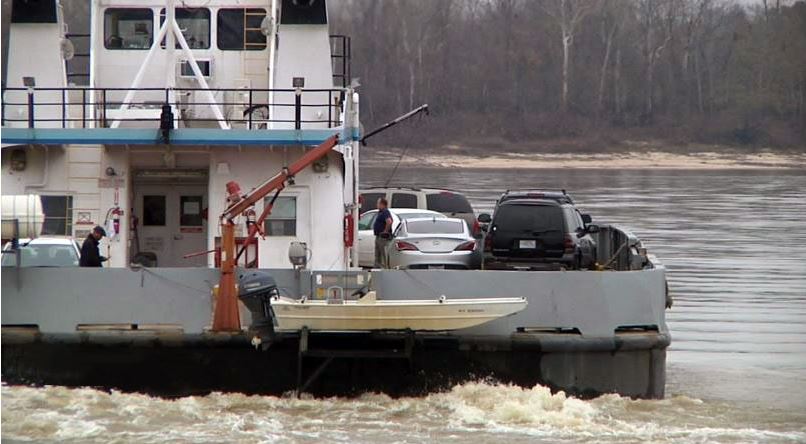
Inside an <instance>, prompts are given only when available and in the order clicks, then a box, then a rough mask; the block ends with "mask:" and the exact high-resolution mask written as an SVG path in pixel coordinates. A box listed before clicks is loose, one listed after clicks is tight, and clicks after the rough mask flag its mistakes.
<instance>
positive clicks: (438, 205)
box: [425, 191, 473, 213]
mask: <svg viewBox="0 0 806 444" xmlns="http://www.w3.org/2000/svg"><path fill="white" fill-rule="evenodd" d="M425 200H426V207H428V209H429V210H431V211H439V212H440V213H472V212H473V207H471V206H470V202H468V201H467V198H466V197H465V196H462V195H461V194H458V193H451V192H449V191H441V192H439V193H434V194H429V195H427V196H426V197H425Z"/></svg>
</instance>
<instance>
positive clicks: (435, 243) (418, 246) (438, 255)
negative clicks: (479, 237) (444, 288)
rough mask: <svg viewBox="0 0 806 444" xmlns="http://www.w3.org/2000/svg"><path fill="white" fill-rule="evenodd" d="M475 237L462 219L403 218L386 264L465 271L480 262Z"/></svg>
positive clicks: (475, 266) (397, 266) (393, 266)
mask: <svg viewBox="0 0 806 444" xmlns="http://www.w3.org/2000/svg"><path fill="white" fill-rule="evenodd" d="M480 262H481V261H480V256H479V252H478V250H477V249H476V240H475V239H474V238H473V236H472V235H471V234H470V230H468V228H467V224H466V223H465V221H464V220H462V219H458V218H450V219H438V218H433V217H431V218H417V219H415V218H411V219H406V220H404V221H403V222H402V223H401V224H400V227H398V229H397V231H395V238H394V240H392V245H391V246H390V247H389V267H390V268H400V269H421V270H429V269H430V270H433V269H439V270H445V269H451V270H469V269H472V268H477V266H478V265H479V264H480Z"/></svg>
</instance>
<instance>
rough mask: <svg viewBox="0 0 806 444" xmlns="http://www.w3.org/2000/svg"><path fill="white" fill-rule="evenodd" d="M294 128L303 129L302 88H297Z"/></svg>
mask: <svg viewBox="0 0 806 444" xmlns="http://www.w3.org/2000/svg"><path fill="white" fill-rule="evenodd" d="M294 94H295V96H294V128H295V129H301V128H302V88H297V90H296V92H295V93H294Z"/></svg>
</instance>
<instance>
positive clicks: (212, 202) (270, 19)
mask: <svg viewBox="0 0 806 444" xmlns="http://www.w3.org/2000/svg"><path fill="white" fill-rule="evenodd" d="M82 5H88V6H89V8H90V9H89V11H86V10H85V11H84V13H85V14H86V15H87V17H88V18H89V20H88V23H89V25H88V32H86V33H84V34H78V33H72V34H71V33H69V32H68V29H69V30H74V27H73V26H72V25H71V24H70V23H69V22H70V21H71V20H66V17H71V19H72V18H74V17H80V16H81V14H80V12H81V11H78V12H76V11H72V12H71V11H67V13H66V12H65V9H64V8H81V7H83V6H82ZM328 6H329V5H328V4H327V3H326V1H325V0H306V1H300V0H203V1H202V0H185V1H182V2H180V3H177V2H175V1H174V0H142V1H138V2H132V1H130V0H92V1H91V2H72V3H65V4H64V5H62V3H61V2H60V1H58V0H41V1H38V2H28V1H24V0H13V1H12V2H11V9H10V11H9V10H7V8H6V9H4V10H3V14H4V17H3V39H4V41H7V42H8V49H7V54H4V58H3V60H4V67H3V68H4V69H3V76H4V77H3V91H2V99H3V101H2V108H3V109H2V133H1V137H0V138H1V139H2V144H3V149H2V171H3V174H2V193H3V196H4V197H5V196H14V197H13V198H11V199H13V200H20V199H21V200H23V201H26V199H27V200H29V201H33V202H35V203H32V204H30V205H20V208H36V211H37V212H41V213H42V215H43V216H44V220H43V222H42V224H41V229H39V231H40V232H39V233H34V234H39V235H48V236H52V235H57V236H70V237H72V238H74V239H76V240H78V241H79V242H80V241H81V240H82V239H83V238H85V237H86V236H87V235H88V234H89V232H90V230H91V229H92V228H93V227H94V226H96V225H101V226H104V227H106V231H107V237H105V238H103V240H102V241H101V251H102V254H103V255H104V256H108V257H109V260H108V262H107V264H106V266H105V267H103V268H77V267H57V268H54V267H48V268H42V267H3V269H2V378H3V381H5V382H7V383H35V384H62V385H68V386H77V385H81V386H83V385H91V386H102V387H112V388H120V389H124V390H136V391H144V392H154V393H159V394H168V395H177V394H188V393H204V392H208V391H213V390H239V391H244V392H249V393H284V392H286V391H288V390H297V391H310V392H313V393H317V394H332V393H339V394H343V393H348V394H349V393H359V392H361V391H365V390H382V391H386V392H389V393H392V394H409V393H422V392H425V391H430V390H439V389H441V388H445V387H447V386H449V385H450V384H453V383H456V382H460V381H462V380H467V379H474V378H485V377H491V378H496V379H498V380H501V381H504V382H513V383H517V384H521V385H534V384H538V383H540V384H544V385H548V386H550V387H551V388H553V389H557V390H565V391H567V392H570V393H573V394H578V395H582V396H593V395H596V394H600V393H611V392H615V393H620V394H623V395H626V396H633V397H647V398H659V397H662V396H663V394H664V386H665V356H666V348H667V347H668V345H669V343H670V335H669V331H668V328H667V326H666V323H665V305H666V299H667V289H666V277H665V273H666V271H665V268H664V267H663V265H662V264H661V263H660V262H659V261H658V260H657V259H656V258H655V257H654V256H652V255H651V254H647V253H646V250H645V249H644V248H643V247H642V245H641V241H640V240H639V239H637V238H636V237H635V236H634V235H632V234H631V233H629V232H628V231H627V230H625V229H622V228H620V227H617V226H602V227H601V229H600V231H599V232H598V233H597V234H596V236H597V242H598V255H599V256H600V258H601V259H602V260H601V262H602V263H605V262H607V263H609V264H611V267H610V269H608V270H606V271H563V270H559V271H514V272H513V271H488V270H467V271H460V270H439V271H436V270H407V271H403V270H363V269H360V268H359V267H358V245H357V243H356V242H355V239H356V238H357V227H356V223H355V221H356V220H357V218H358V209H359V202H358V184H359V157H360V144H359V140H360V137H361V136H362V134H361V130H360V128H361V125H360V112H359V111H360V100H359V91H358V90H357V89H356V87H355V83H353V82H352V78H351V72H350V55H351V54H350V38H349V37H347V36H343V35H330V33H329V25H328ZM68 25H71V26H70V27H69V28H68ZM32 54H36V55H37V56H36V57H32V56H31V55H32ZM82 60H83V62H82ZM77 66H79V67H80V66H86V67H87V68H88V69H87V71H86V72H77V71H75V68H76V67H77ZM5 208H6V207H5V205H4V213H5V212H6V209H5ZM14 211H16V210H14ZM20 211H21V212H22V214H15V213H14V214H3V215H2V216H3V219H4V222H6V221H7V222H15V221H16V222H19V221H20V220H24V221H25V222H26V223H25V224H24V226H25V227H30V226H32V224H31V220H34V219H35V216H34V215H30V214H24V213H25V212H26V211H28V210H20ZM258 215H259V216H258ZM34 225H35V224H34ZM5 226H6V225H5V224H4V227H5ZM9 226H17V227H19V226H20V225H19V223H17V225H14V224H13V223H12V224H11V225H9ZM29 231H30V230H29ZM4 233H5V231H4ZM20 234H22V233H20V232H19V231H18V232H17V233H15V235H16V236H17V237H24V236H20ZM4 237H6V235H5V234H4ZM8 237H9V239H4V241H5V240H10V241H13V239H10V238H11V237H14V236H12V235H9V236H8ZM248 270H258V271H260V272H262V273H265V274H267V275H270V276H271V278H272V279H273V280H274V281H275V282H276V288H277V289H278V290H277V291H279V292H280V293H282V298H283V302H280V298H275V302H276V304H275V305H276V306H275V307H272V304H271V301H270V297H269V296H268V295H269V293H260V292H258V293H254V292H250V290H249V289H248V288H247V287H246V283H244V282H241V283H240V284H239V279H242V278H243V277H244V276H245V275H246V271H248ZM362 289H363V290H362ZM367 289H369V290H371V291H372V292H373V295H374V297H375V298H377V302H376V304H375V305H377V306H383V305H386V306H394V305H395V304H397V305H406V304H411V303H412V302H411V301H412V300H431V301H437V300H438V299H439V298H440V297H444V298H446V300H447V301H452V300H455V299H462V303H463V304H466V307H471V308H472V307H473V306H474V304H476V305H483V304H486V303H488V301H489V300H490V299H498V300H499V302H500V301H501V300H505V299H506V298H515V299H516V300H517V301H521V302H513V301H512V300H509V302H511V303H514V304H515V305H516V307H515V308H513V309H512V310H508V311H505V312H502V313H504V314H506V315H502V316H500V317H498V316H496V317H492V318H490V319H485V322H482V323H480V324H478V325H475V326H470V325H460V326H458V327H462V328H456V329H454V328H453V326H450V328H447V327H446V325H447V324H440V325H438V326H436V327H432V328H426V329H419V328H416V327H417V325H419V324H416V323H415V324H412V325H406V324H396V325H393V328H391V329H387V328H384V325H383V324H377V323H370V324H369V325H364V326H360V325H359V327H361V328H350V329H345V330H351V332H350V333H345V332H332V331H330V332H328V331H321V330H332V329H328V328H324V329H317V328H315V327H314V328H309V327H311V326H312V325H311V324H310V323H311V322H312V321H310V320H303V321H300V322H296V323H292V324H288V323H285V324H283V322H284V319H283V316H282V313H281V314H280V315H277V311H275V310H277V309H280V308H282V307H294V306H296V305H301V304H300V302H299V300H300V299H303V298H304V299H305V300H307V301H310V303H308V304H307V306H308V307H322V306H326V305H327V303H328V302H331V303H333V299H334V298H333V294H334V292H335V293H338V294H339V295H341V297H340V298H337V299H339V300H340V301H341V303H342V304H343V306H342V307H335V308H336V309H337V310H336V311H338V309H342V310H343V309H344V307H347V306H354V305H357V304H358V302H354V301H350V299H351V298H354V299H358V297H359V296H355V297H353V296H350V295H351V294H354V293H358V292H359V291H366V290H367ZM239 295H240V301H239V299H238V296H239ZM289 300H291V301H294V302H289ZM283 304H285V305H283ZM437 304H438V302H437ZM425 310H426V308H425V307H423V308H422V310H420V311H421V312H425V313H427V311H425ZM329 312H333V310H330V311H329ZM510 314H511V315H510ZM275 316H276V317H275ZM326 316H329V315H326ZM422 316H425V315H422ZM377 318H378V317H377V316H376V317H375V321H377ZM278 319H279V320H280V326H282V325H285V326H289V325H290V327H288V328H275V327H276V326H275V323H276V322H277V320H278ZM285 320H286V321H287V320H288V318H286V319H285ZM412 326H414V327H415V328H410V327H412ZM317 330H319V331H317ZM337 330H338V329H337ZM426 330H427V331H426ZM253 346H254V347H253ZM255 348H257V349H258V350H255ZM397 359H405V360H407V361H408V363H409V365H408V366H400V365H399V362H398V360H397ZM312 361H313V362H312ZM312 364H316V365H317V367H316V368H315V369H313V370H311V368H310V367H311V365H312Z"/></svg>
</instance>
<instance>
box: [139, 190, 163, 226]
mask: <svg viewBox="0 0 806 444" xmlns="http://www.w3.org/2000/svg"><path fill="white" fill-rule="evenodd" d="M143 226H146V227H148V226H152V227H164V226H165V196H143Z"/></svg>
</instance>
